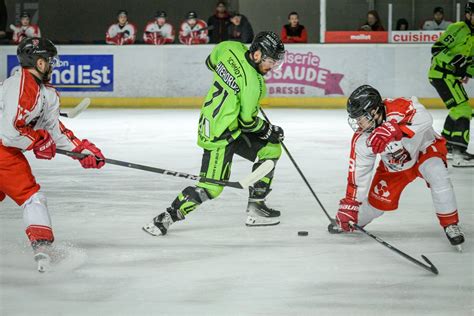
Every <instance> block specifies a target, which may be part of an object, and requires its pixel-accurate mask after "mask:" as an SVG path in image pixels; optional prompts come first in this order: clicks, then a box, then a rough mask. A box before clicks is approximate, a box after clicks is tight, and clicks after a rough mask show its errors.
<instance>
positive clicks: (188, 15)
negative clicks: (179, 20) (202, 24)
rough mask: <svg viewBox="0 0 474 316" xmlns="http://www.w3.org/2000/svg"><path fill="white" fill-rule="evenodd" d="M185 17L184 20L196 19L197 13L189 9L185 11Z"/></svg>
mask: <svg viewBox="0 0 474 316" xmlns="http://www.w3.org/2000/svg"><path fill="white" fill-rule="evenodd" d="M185 18H186V20H190V19H197V18H198V15H197V13H196V11H189V12H188V13H186V16H185Z"/></svg>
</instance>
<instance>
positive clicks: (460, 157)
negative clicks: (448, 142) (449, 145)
mask: <svg viewBox="0 0 474 316" xmlns="http://www.w3.org/2000/svg"><path fill="white" fill-rule="evenodd" d="M452 157H453V160H452V166H453V167H455V168H473V167H474V155H473V154H470V153H468V152H467V151H464V152H463V151H460V150H456V149H454V150H453V153H452Z"/></svg>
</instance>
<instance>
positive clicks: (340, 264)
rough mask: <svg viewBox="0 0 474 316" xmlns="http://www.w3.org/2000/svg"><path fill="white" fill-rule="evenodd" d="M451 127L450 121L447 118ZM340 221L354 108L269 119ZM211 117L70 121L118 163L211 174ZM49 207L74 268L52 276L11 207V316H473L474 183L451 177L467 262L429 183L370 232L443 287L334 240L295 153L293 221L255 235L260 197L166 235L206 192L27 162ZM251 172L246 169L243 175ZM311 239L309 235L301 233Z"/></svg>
mask: <svg viewBox="0 0 474 316" xmlns="http://www.w3.org/2000/svg"><path fill="white" fill-rule="evenodd" d="M431 113H432V114H433V116H434V118H435V127H436V129H437V130H438V131H439V130H440V129H441V127H442V124H443V120H444V118H445V116H446V114H447V112H446V111H444V110H432V111H431ZM267 114H268V116H269V117H270V119H271V120H272V121H273V123H274V124H277V125H281V126H282V127H283V128H284V130H285V134H286V140H285V143H286V145H287V146H288V148H289V149H290V151H291V153H292V154H293V156H294V158H295V159H296V160H297V162H298V163H299V165H300V167H301V168H302V170H303V171H304V173H305V174H306V176H307V178H308V180H309V181H310V182H311V184H312V185H313V188H314V189H315V191H316V193H317V194H318V196H319V198H320V199H321V201H322V202H323V204H324V205H325V207H326V208H327V209H328V211H329V212H330V213H331V215H333V214H334V213H335V211H336V209H337V205H338V201H339V199H340V198H341V197H342V196H343V195H344V193H345V181H346V172H347V168H348V166H347V161H348V154H349V146H350V139H351V134H352V130H351V129H350V127H349V126H348V125H347V121H346V114H345V111H344V110H288V109H278V110H276V109H275V110H268V111H267ZM198 116H199V114H198V110H97V109H90V110H87V111H85V112H84V113H82V114H81V115H80V116H79V117H77V118H75V119H69V120H68V119H64V120H63V122H64V123H65V124H66V126H67V127H69V128H70V129H71V130H73V131H74V132H75V134H76V135H77V136H79V137H80V138H87V139H89V140H91V141H92V142H94V143H96V144H97V145H98V146H99V147H100V148H101V149H102V151H103V152H104V154H105V155H106V156H107V157H109V158H113V159H119V160H126V161H131V162H136V163H141V164H146V165H151V166H156V167H160V168H167V169H173V170H178V171H183V172H188V173H193V174H197V173H198V172H199V168H200V162H201V149H200V148H199V147H198V146H197V145H196V129H197V121H198ZM27 156H28V159H29V161H30V162H31V164H32V167H33V170H34V173H35V175H36V178H37V181H38V182H39V183H40V184H41V185H42V190H43V191H44V192H45V193H46V194H47V196H48V204H49V208H50V212H51V215H52V219H53V227H54V230H55V236H56V244H57V246H58V247H59V248H61V249H62V250H63V251H64V252H65V254H66V257H65V258H64V259H63V260H62V261H61V263H60V264H58V265H57V266H55V267H54V268H53V271H51V272H49V273H45V274H39V273H38V272H37V271H36V266H35V262H34V261H33V256H32V251H31V249H30V248H29V246H28V243H27V238H26V236H25V234H24V227H23V222H22V212H21V209H20V208H19V207H17V206H16V205H15V204H14V203H13V202H12V201H11V200H8V199H7V201H6V202H5V203H2V204H0V208H1V211H0V315H13V314H15V315H49V316H52V315H171V314H173V315H174V314H176V315H244V314H245V315H382V314H383V315H448V314H450V315H473V314H474V291H473V287H474V286H473V280H474V278H473V273H474V271H473V269H474V262H473V261H474V260H473V259H474V256H473V250H474V249H473V248H474V247H473V244H472V240H473V238H474V234H473V229H474V216H473V211H474V206H473V205H474V203H473V193H474V192H473V182H474V176H473V171H472V170H470V169H454V168H450V169H449V173H450V175H451V177H452V182H453V185H454V187H455V191H456V195H457V199H458V207H459V211H460V217H461V224H462V228H463V229H464V232H465V234H466V239H467V241H466V243H465V244H464V252H463V253H458V252H456V251H455V249H454V248H452V246H450V245H449V242H448V240H447V239H446V237H445V236H444V232H443V231H442V229H441V227H440V226H439V224H438V219H437V218H436V216H435V214H434V210H433V207H432V203H431V195H430V192H429V189H428V188H427V187H426V184H425V183H424V181H422V180H420V179H418V180H416V181H415V182H413V183H412V184H411V185H409V186H408V188H407V189H406V190H405V192H404V194H403V195H402V199H401V202H400V208H399V210H398V211H396V212H393V213H388V214H386V215H384V216H382V217H381V218H379V219H378V220H376V222H374V223H372V224H370V225H369V226H367V227H366V228H367V230H369V231H370V232H372V233H374V234H376V235H378V236H380V237H381V238H383V239H384V240H386V241H387V242H389V243H391V244H393V245H394V246H396V247H398V248H400V249H401V250H403V251H405V252H407V253H409V254H410V255H412V256H414V257H416V258H418V259H419V258H420V255H421V254H424V255H426V256H427V257H428V258H430V259H431V261H432V262H433V263H434V264H435V265H436V266H437V267H438V269H439V270H440V274H439V275H438V276H435V275H433V274H431V273H429V272H427V271H425V270H422V269H420V268H419V267H417V266H415V265H414V264H412V263H410V262H408V261H407V260H405V259H403V258H402V257H400V256H398V255H396V254H394V253H393V252H391V251H390V250H388V249H387V248H385V247H382V246H381V245H379V244H378V243H376V242H375V241H374V240H372V239H370V238H368V237H367V236H365V235H362V234H360V233H355V234H352V235H330V234H329V233H328V232H327V229H326V228H327V225H328V220H327V218H326V217H325V216H324V214H323V212H322V211H321V209H320V208H319V206H318V205H317V204H316V201H315V200H314V198H313V197H312V196H311V194H310V192H309V190H308V189H307V187H306V186H305V185H304V183H303V181H302V180H301V178H300V177H299V175H298V174H297V172H296V170H295V168H294V167H293V165H292V164H291V162H290V160H289V159H288V158H287V156H286V155H284V154H283V156H282V159H281V160H280V162H279V163H278V165H277V170H276V176H275V180H274V187H273V192H272V194H271V195H270V197H269V200H268V204H269V206H271V207H274V208H276V209H279V210H281V211H282V216H281V224H280V225H278V226H274V227H252V228H249V227H246V226H245V225H244V221H245V217H246V215H245V209H246V203H247V192H246V191H245V190H236V189H226V190H224V193H223V194H222V195H221V196H220V198H219V199H217V200H213V201H208V202H207V203H206V204H204V205H203V206H201V207H200V208H199V209H197V210H196V211H195V212H194V213H192V214H190V215H189V216H188V217H187V219H186V220H185V221H184V222H180V223H177V224H176V225H174V226H172V228H171V229H170V232H169V234H168V235H167V236H165V237H152V236H150V235H147V234H145V233H144V232H143V231H142V230H141V227H142V226H143V225H144V224H145V223H147V222H149V221H150V220H151V219H152V218H153V217H154V216H156V215H157V214H158V213H159V212H161V211H163V210H164V209H165V208H166V207H167V206H169V204H170V202H171V201H172V200H173V199H174V198H175V196H176V194H177V193H178V192H179V191H180V190H181V189H183V188H184V187H186V186H188V185H191V184H193V182H192V181H189V180H185V179H179V178H174V177H170V176H163V175H159V174H153V173H147V172H143V171H140V170H133V169H127V168H123V167H118V166H112V165H106V166H105V167H104V168H102V169H101V170H84V169H82V168H81V166H80V165H79V163H78V162H77V161H74V160H72V159H70V158H68V157H64V156H56V158H55V159H54V160H52V161H39V160H36V159H34V156H33V155H32V154H31V153H28V154H27ZM250 168H251V163H250V162H248V161H245V160H244V159H242V158H240V157H237V156H236V157H235V158H234V163H233V170H232V177H231V179H233V180H238V179H239V178H240V177H242V176H245V175H246V174H247V173H248V172H249V171H250ZM301 230H306V231H308V232H309V236H308V237H299V236H297V232H298V231H301Z"/></svg>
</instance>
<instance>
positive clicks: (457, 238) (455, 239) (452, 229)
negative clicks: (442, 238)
mask: <svg viewBox="0 0 474 316" xmlns="http://www.w3.org/2000/svg"><path fill="white" fill-rule="evenodd" d="M444 232H445V233H446V237H448V240H449V242H450V243H451V245H453V246H455V247H456V248H457V249H458V250H459V251H461V252H462V247H461V244H462V243H464V233H463V232H462V231H461V228H460V227H459V226H458V225H457V224H453V225H449V226H447V227H445V228H444Z"/></svg>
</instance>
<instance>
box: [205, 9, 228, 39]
mask: <svg viewBox="0 0 474 316" xmlns="http://www.w3.org/2000/svg"><path fill="white" fill-rule="evenodd" d="M229 23H230V22H229V14H228V13H227V12H225V14H224V15H223V16H222V17H219V16H218V14H217V12H216V13H215V14H214V15H213V16H210V17H209V19H208V20H207V26H208V27H210V29H209V31H208V34H209V43H211V44H218V43H220V42H223V41H226V40H227V39H228V36H227V27H228V25H229Z"/></svg>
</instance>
